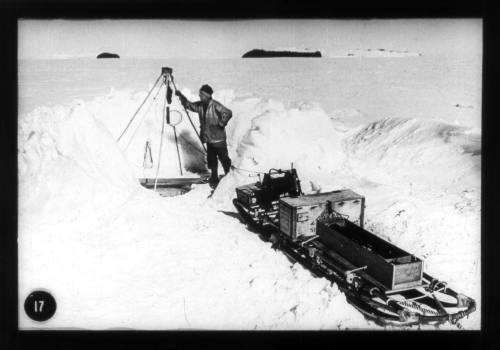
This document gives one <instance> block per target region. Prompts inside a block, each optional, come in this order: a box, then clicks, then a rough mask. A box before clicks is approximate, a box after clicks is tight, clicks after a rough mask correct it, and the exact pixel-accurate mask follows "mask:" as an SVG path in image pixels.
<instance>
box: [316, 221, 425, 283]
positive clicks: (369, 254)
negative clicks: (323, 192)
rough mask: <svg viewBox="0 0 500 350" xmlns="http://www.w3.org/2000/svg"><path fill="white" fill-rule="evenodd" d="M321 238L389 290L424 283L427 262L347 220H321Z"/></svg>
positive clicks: (319, 232) (319, 229) (319, 223)
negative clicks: (339, 223)
mask: <svg viewBox="0 0 500 350" xmlns="http://www.w3.org/2000/svg"><path fill="white" fill-rule="evenodd" d="M317 233H318V236H319V239H320V241H321V242H322V243H323V244H325V245H326V246H327V247H328V248H330V249H332V250H334V251H335V252H336V253H338V254H339V255H341V256H342V257H344V258H345V259H347V260H349V261H350V262H351V263H352V264H354V265H355V266H356V267H357V268H358V267H360V268H364V267H365V266H366V267H365V272H366V273H367V274H368V275H370V276H371V277H373V278H374V279H375V280H376V281H378V282H379V283H380V284H381V285H382V286H383V287H384V288H385V289H387V290H389V291H394V290H402V289H407V288H412V287H417V286H420V285H421V284H422V275H423V261H422V260H420V259H418V258H417V257H415V256H413V255H411V254H410V253H407V252H405V251H404V250H402V249H400V248H398V247H396V246H395V245H393V244H391V243H389V242H387V241H385V240H383V239H382V238H380V237H377V236H375V235H374V234H373V233H370V232H368V231H366V230H364V229H363V228H361V227H359V226H357V225H354V224H353V223H351V222H349V221H347V220H345V221H344V222H343V224H342V225H338V224H329V223H323V222H321V220H318V221H317Z"/></svg>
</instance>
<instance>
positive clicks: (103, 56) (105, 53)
mask: <svg viewBox="0 0 500 350" xmlns="http://www.w3.org/2000/svg"><path fill="white" fill-rule="evenodd" d="M97 58H120V56H119V55H118V54H116V53H109V52H103V53H100V54H99V55H97Z"/></svg>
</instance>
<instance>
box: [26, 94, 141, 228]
mask: <svg viewBox="0 0 500 350" xmlns="http://www.w3.org/2000/svg"><path fill="white" fill-rule="evenodd" d="M18 140H19V141H18V142H19V203H20V213H21V216H22V215H23V214H25V213H30V214H35V213H36V217H37V218H40V219H42V220H43V221H47V222H59V223H61V222H73V223H89V222H94V221H95V220H97V219H99V218H100V217H101V216H103V215H106V213H108V212H109V211H110V210H113V209H114V208H116V207H119V206H120V205H121V204H123V203H124V202H125V201H126V200H127V199H128V197H129V196H130V195H131V194H132V193H133V192H134V191H135V190H136V189H137V187H138V185H137V180H136V179H135V177H134V174H133V172H132V171H131V169H130V166H129V164H128V161H127V160H126V158H125V157H124V155H123V153H122V152H121V151H120V149H119V148H118V146H117V145H116V143H115V142H114V140H113V138H112V135H111V134H110V133H109V131H108V129H107V128H106V127H105V126H104V125H103V124H101V123H100V122H99V121H98V120H97V119H96V118H95V117H94V116H93V115H92V114H91V113H90V111H89V110H88V109H87V108H86V107H85V106H84V103H83V102H81V101H76V102H75V103H74V104H73V105H72V106H70V107H63V106H58V107H55V108H52V109H49V108H39V109H36V110H35V111H33V112H32V113H30V114H28V115H26V116H25V117H24V118H22V119H21V120H20V123H19V135H18Z"/></svg>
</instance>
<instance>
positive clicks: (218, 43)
mask: <svg viewBox="0 0 500 350" xmlns="http://www.w3.org/2000/svg"><path fill="white" fill-rule="evenodd" d="M18 29H19V30H18V39H19V41H18V57H19V58H20V59H24V58H70V57H95V56H97V55H98V54H99V53H101V52H113V53H118V54H119V55H120V57H122V58H201V59H206V58H237V57H241V56H242V55H243V54H244V53H245V52H246V51H249V50H251V49H254V48H264V49H273V48H297V49H310V50H313V51H316V50H319V51H321V53H322V54H323V56H327V57H328V56H335V55H345V54H346V53H347V52H349V50H351V51H352V50H356V49H361V50H365V49H369V48H370V49H377V48H384V49H386V50H396V51H405V50H408V51H410V52H419V53H423V54H428V53H442V52H444V51H446V52H447V53H450V51H451V53H452V54H453V53H456V54H465V53H470V52H474V53H480V52H482V20H481V19H400V20H397V19H396V20H302V19H293V20H285V19H275V20H233V21H202V20H109V19H108V20H19V22H18Z"/></svg>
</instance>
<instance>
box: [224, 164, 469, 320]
mask: <svg viewBox="0 0 500 350" xmlns="http://www.w3.org/2000/svg"><path fill="white" fill-rule="evenodd" d="M233 204H234V205H235V207H236V209H237V210H238V213H239V214H240V216H241V217H242V219H243V220H244V221H245V222H246V223H247V224H248V225H250V226H252V227H253V228H254V229H256V230H257V231H258V232H259V233H261V234H262V235H264V236H266V237H268V239H269V241H270V242H272V243H273V244H272V246H273V248H275V249H279V250H281V251H282V252H283V253H284V254H286V255H287V256H288V257H289V258H290V259H292V260H293V261H295V262H298V263H300V264H301V265H303V266H304V267H305V268H306V269H308V270H309V271H311V273H313V274H314V275H315V276H318V277H324V278H327V279H328V280H329V281H331V282H332V283H336V284H337V285H338V287H339V289H340V290H341V291H342V292H344V293H345V295H346V299H347V301H348V302H349V303H350V304H351V305H353V306H354V307H355V308H356V309H357V310H358V311H360V312H361V313H362V314H363V315H364V316H365V317H367V318H369V319H371V320H374V321H375V322H376V323H378V324H380V325H394V326H413V325H423V324H434V325H439V324H442V323H445V322H450V323H452V324H456V325H457V326H458V327H461V325H460V323H459V322H458V321H459V320H460V319H462V318H464V317H466V316H468V315H469V314H471V313H472V312H474V311H475V309H476V303H475V301H474V299H472V298H470V297H468V296H465V295H463V294H460V293H457V292H456V291H454V290H453V289H451V288H450V287H448V285H447V283H446V282H443V281H440V280H437V279H435V278H434V277H432V276H430V275H429V274H427V273H426V272H425V271H424V261H423V260H422V259H420V258H418V257H416V256H414V255H413V254H411V253H409V252H406V251H404V250H403V249H401V248H399V247H397V246H395V245H393V244H392V243H390V242H388V241H386V240H384V239H382V238H380V237H378V236H377V235H375V234H373V233H371V232H369V231H368V230H366V229H364V227H363V226H364V223H363V221H364V207H365V198H364V197H363V196H361V195H359V194H357V193H355V192H353V191H352V190H349V189H345V190H340V191H332V192H327V193H318V194H311V195H304V194H303V192H302V190H301V187H300V180H299V178H298V175H297V171H296V170H295V169H293V168H292V169H291V170H285V171H283V170H276V169H271V170H270V171H269V173H268V174H265V176H264V178H263V180H262V182H256V183H252V184H247V185H244V186H240V187H238V188H236V198H235V199H234V200H233Z"/></svg>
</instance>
